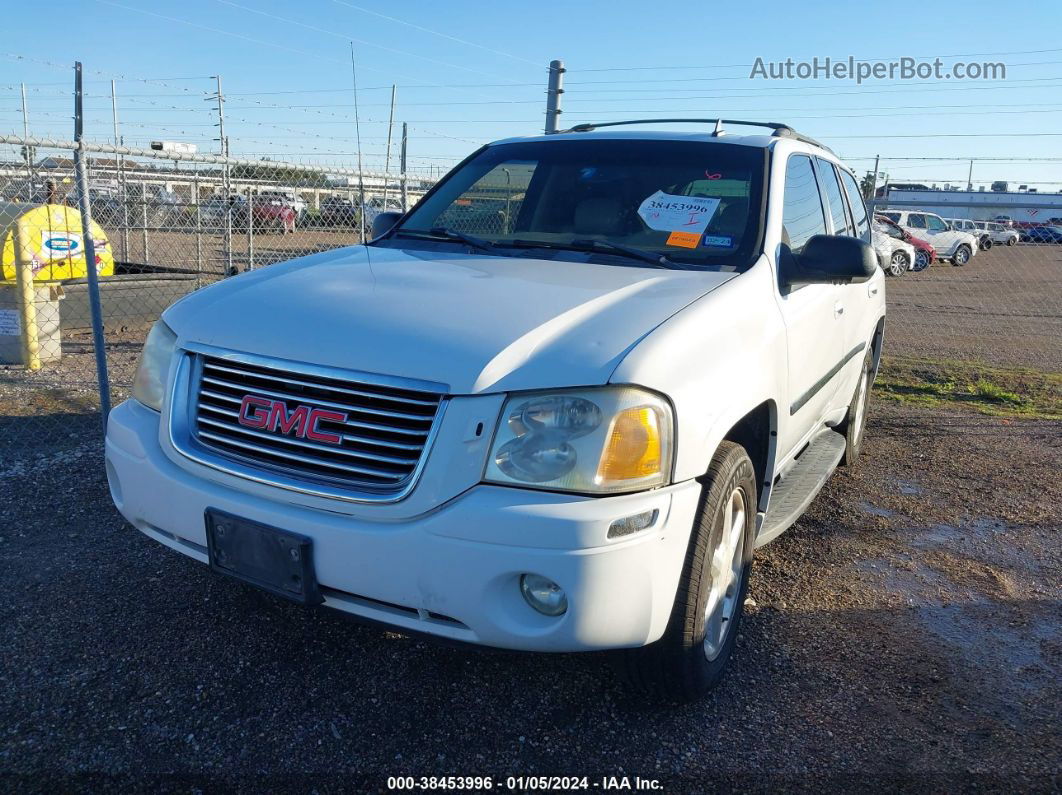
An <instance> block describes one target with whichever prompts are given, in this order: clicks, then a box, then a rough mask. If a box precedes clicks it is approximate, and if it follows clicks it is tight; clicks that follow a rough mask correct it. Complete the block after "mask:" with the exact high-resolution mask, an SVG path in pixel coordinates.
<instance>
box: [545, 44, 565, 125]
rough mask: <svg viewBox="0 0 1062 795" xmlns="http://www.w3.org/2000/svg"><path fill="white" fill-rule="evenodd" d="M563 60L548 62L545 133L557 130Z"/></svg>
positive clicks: (562, 85)
mask: <svg viewBox="0 0 1062 795" xmlns="http://www.w3.org/2000/svg"><path fill="white" fill-rule="evenodd" d="M564 72H565V69H564V61H550V62H549V85H548V87H547V89H546V135H551V134H552V133H555V132H557V120H558V119H559V118H560V115H561V94H563V93H564Z"/></svg>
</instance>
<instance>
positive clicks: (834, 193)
mask: <svg viewBox="0 0 1062 795" xmlns="http://www.w3.org/2000/svg"><path fill="white" fill-rule="evenodd" d="M819 177H820V178H821V179H822V190H823V195H824V196H825V197H826V204H827V206H828V207H829V208H830V218H831V219H832V220H833V233H834V234H835V235H851V234H852V227H851V225H850V224H849V222H848V213H846V212H845V209H844V196H842V195H841V186H840V184H839V183H838V182H837V172H836V171H834V170H833V164H832V163H830V162H829V161H826V160H821V159H820V160H819Z"/></svg>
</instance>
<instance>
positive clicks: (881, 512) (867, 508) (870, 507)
mask: <svg viewBox="0 0 1062 795" xmlns="http://www.w3.org/2000/svg"><path fill="white" fill-rule="evenodd" d="M859 510H861V511H863V512H864V513H869V514H873V515H874V516H884V517H885V518H886V519H888V518H891V517H893V516H895V515H896V511H890V510H889V509H888V508H879V507H878V506H877V505H874V504H873V503H870V502H866V501H865V500H864V501H863V502H861V503H859Z"/></svg>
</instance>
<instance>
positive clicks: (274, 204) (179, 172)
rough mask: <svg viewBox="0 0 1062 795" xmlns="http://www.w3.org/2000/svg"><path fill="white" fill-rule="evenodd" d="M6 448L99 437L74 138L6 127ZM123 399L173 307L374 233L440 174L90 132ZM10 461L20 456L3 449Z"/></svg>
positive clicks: (2, 229) (107, 305)
mask: <svg viewBox="0 0 1062 795" xmlns="http://www.w3.org/2000/svg"><path fill="white" fill-rule="evenodd" d="M0 143H3V144H9V145H11V146H12V147H13V148H14V149H15V150H16V151H21V152H22V153H23V154H24V155H27V156H26V157H24V159H23V161H22V162H17V161H11V160H9V161H7V162H3V163H2V164H0V239H2V245H3V249H2V251H3V279H2V281H0V405H2V407H3V408H2V410H0V462H2V461H5V460H6V461H13V460H15V459H16V458H20V457H22V458H24V457H25V455H26V454H27V453H29V454H31V455H32V453H33V452H34V450H33V449H32V448H33V447H34V446H38V447H39V448H40V452H41V454H42V455H46V456H51V457H52V458H55V459H56V461H57V462H60V463H61V461H62V460H63V458H64V456H68V455H70V454H72V452H71V451H75V453H76V451H77V450H81V451H83V450H84V449H86V448H91V447H93V446H96V445H98V444H99V436H100V434H99V419H100V417H99V413H100V410H101V399H100V397H101V396H100V388H99V382H98V380H97V367H96V362H95V348H94V345H93V335H92V328H93V317H92V312H91V307H90V285H89V279H88V272H87V264H86V261H85V245H84V244H85V238H86V236H87V235H86V232H85V230H84V229H83V227H82V222H81V214H80V209H79V196H78V192H77V189H76V184H77V179H76V170H75V163H74V158H73V154H74V150H75V144H74V143H73V142H64V141H49V140H39V139H32V138H30V139H26V138H22V137H17V136H6V137H5V136H0ZM84 151H85V152H86V156H85V165H86V171H87V178H88V181H87V184H88V198H89V201H90V206H91V218H92V221H91V224H90V227H89V231H88V235H90V236H91V239H92V241H93V242H94V243H95V264H96V270H97V273H98V275H99V298H100V304H101V309H102V318H101V320H102V329H103V337H104V339H105V348H106V362H107V368H108V374H109V394H110V397H111V402H112V404H113V403H117V402H119V401H121V400H124V399H125V398H127V397H128V395H129V390H130V388H131V385H132V380H133V375H134V373H135V369H136V365H137V362H138V359H139V354H140V349H141V346H142V345H143V342H144V339H145V337H146V336H147V332H148V330H149V329H150V328H151V325H152V324H153V323H154V322H155V320H157V319H158V317H159V316H160V315H161V313H162V311H163V310H164V309H165V308H166V307H168V306H169V305H170V304H172V303H173V302H174V301H176V300H177V299H179V298H180V297H182V296H184V295H185V294H187V293H189V292H191V291H193V290H197V289H200V288H202V287H205V286H207V285H210V284H213V283H214V282H217V281H218V280H221V279H224V278H227V277H229V276H233V275H236V274H239V273H243V272H246V271H249V270H254V269H257V268H262V267H268V266H269V265H272V264H274V263H277V262H282V261H285V260H289V259H292V258H295V257H299V256H303V255H306V254H312V253H316V252H319V251H325V250H329V249H334V248H339V247H343V246H350V245H354V244H357V243H359V242H361V241H362V240H363V236H364V235H365V234H367V233H368V230H369V229H371V226H372V221H373V219H374V218H375V216H376V215H377V214H379V213H380V212H381V211H383V210H385V209H386V210H402V209H404V208H405V207H406V206H408V205H409V204H410V203H412V202H415V201H416V200H417V199H418V198H419V197H420V196H422V195H423V194H424V192H425V191H426V190H427V189H428V188H429V187H430V185H431V182H430V180H428V179H422V178H420V177H417V176H409V177H407V176H395V175H386V174H381V173H372V172H358V171H356V170H353V169H349V168H339V167H336V168H326V167H322V166H320V165H316V164H314V165H310V164H300V163H291V162H273V161H247V160H240V159H236V158H223V157H214V156H209V155H188V154H179V153H170V152H154V151H150V150H149V151H144V150H136V149H129V148H125V147H120V146H114V145H110V144H99V143H91V144H88V143H86V144H84ZM0 470H2V471H6V469H5V468H4V466H3V464H2V463H0Z"/></svg>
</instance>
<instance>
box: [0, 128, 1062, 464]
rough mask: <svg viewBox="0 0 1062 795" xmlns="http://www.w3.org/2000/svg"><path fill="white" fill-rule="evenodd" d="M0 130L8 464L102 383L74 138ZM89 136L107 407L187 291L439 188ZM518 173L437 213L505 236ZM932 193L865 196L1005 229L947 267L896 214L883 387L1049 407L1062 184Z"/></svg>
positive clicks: (54, 445)
mask: <svg viewBox="0 0 1062 795" xmlns="http://www.w3.org/2000/svg"><path fill="white" fill-rule="evenodd" d="M0 144H6V145H8V146H9V147H10V148H11V151H14V152H21V153H22V154H23V157H22V158H21V160H19V159H11V160H7V161H4V162H0V236H2V241H0V242H2V256H3V279H2V281H0V406H2V410H0V471H4V472H7V471H8V469H9V467H6V468H5V465H4V464H3V463H2V462H3V461H8V462H10V461H12V460H14V459H16V458H19V457H23V458H24V457H25V455H26V454H27V453H33V452H34V451H37V450H39V451H40V454H41V455H45V456H51V457H52V459H54V462H55V464H56V466H62V465H63V462H64V461H65V460H67V459H66V458H64V456H66V455H67V454H68V452H69V451H70V450H73V449H80V450H82V451H83V450H86V449H87V450H92V449H96V446H98V444H99V438H100V436H99V419H100V410H101V399H100V398H101V395H100V389H99V387H98V382H97V367H96V362H95V354H96V351H95V348H94V344H93V335H92V328H93V316H92V312H91V307H90V292H91V291H90V286H89V280H88V273H87V264H86V262H85V253H84V249H85V246H84V242H85V238H86V231H85V230H84V229H83V228H82V223H81V215H80V212H79V208H78V200H79V197H78V195H77V190H76V187H75V186H76V183H77V180H76V173H75V163H74V158H73V152H74V149H75V144H74V143H73V142H64V141H51V140H39V139H32V138H25V137H19V136H0ZM82 147H83V148H82V151H83V153H84V157H85V160H84V162H85V165H86V168H87V177H88V180H87V185H88V199H89V200H90V203H91V214H92V223H91V226H90V228H89V230H88V232H87V234H88V235H89V236H90V237H91V239H92V240H93V241H94V242H95V249H96V252H95V253H96V269H97V271H98V273H99V298H100V303H101V308H102V318H101V320H102V331H103V338H104V340H105V348H106V351H105V353H106V362H107V365H108V371H109V395H110V397H111V399H112V402H113V403H117V402H118V401H121V400H124V399H125V398H126V397H128V394H129V390H130V387H131V384H132V379H133V375H134V371H135V368H136V364H137V361H138V357H139V352H140V348H141V346H142V344H143V341H144V339H145V336H146V334H147V331H148V330H149V329H150V327H151V324H152V323H153V322H154V321H155V320H156V319H157V318H158V317H159V315H160V314H161V313H162V311H163V310H164V309H165V308H166V307H167V306H169V305H170V304H172V303H173V302H174V301H176V300H177V299H179V298H180V297H181V296H183V295H185V294H187V293H189V292H191V291H193V290H197V289H200V288H202V287H205V286H207V285H210V284H212V283H214V282H217V281H218V280H221V279H224V278H227V277H229V276H232V275H235V274H238V273H242V272H245V271H249V270H254V269H257V268H263V267H269V266H270V265H272V264H274V263H277V262H281V261H285V260H289V259H292V258H294V257H298V256H302V255H306V254H311V253H315V252H319V251H325V250H329V249H334V248H338V247H342V246H349V245H353V244H357V243H359V242H361V241H362V240H363V234H364V232H363V230H367V229H369V228H371V224H372V220H373V218H374V217H375V216H376V215H377V214H378V213H379V212H381V211H383V210H401V209H404V208H406V207H408V206H410V205H411V204H412V203H413V202H415V201H416V200H417V199H418V198H419V197H420V196H422V195H423V194H424V192H425V191H426V190H428V189H429V188H430V186H431V184H432V181H431V180H430V179H428V178H422V177H420V176H418V175H415V174H406V175H402V176H396V175H386V174H382V173H372V172H358V171H357V170H355V169H349V168H338V167H337V168H326V167H322V166H320V165H311V164H301V163H298V162H273V161H248V160H240V159H236V158H224V157H219V156H217V157H216V156H210V155H188V154H179V153H172V152H155V151H150V150H148V151H145V150H137V149H130V148H125V147H121V146H115V145H111V144H98V143H83V144H82ZM529 174H530V171H528V172H527V173H523V172H522V171H518V170H516V169H510V170H505V169H501V170H495V171H492V172H491V173H489V174H488V175H486V176H484V178H483V179H481V180H480V182H478V183H476V184H475V185H473V186H472V187H471V188H470V189H469V191H468V192H467V193H466V198H465V200H464V201H463V202H462V203H460V204H458V205H455V206H454V207H452V208H450V209H448V210H447V211H446V214H445V217H440V219H439V223H440V224H444V225H446V226H448V227H451V228H453V229H455V230H458V231H461V232H465V233H468V234H472V235H485V236H491V237H493V236H498V235H506V234H509V233H512V232H514V231H515V229H514V224H515V219H516V218H517V216H518V214H519V211H520V206H521V202H522V200H523V197H524V194H525V191H526V190H527V188H528V180H529V178H530V177H529ZM944 199H947V200H948V201H949V202H950V204H949V206H948V207H947V208H945V209H946V211H947V215H944V213H943V212H942V211H941V208H940V207H935V206H928V205H927V203H926V202H927V200H926V199H925V197H921V198H920V199H919V201H917V202H913V203H912V201H907V200H905V199H904V198H903V195H902V192H897V193H896V194H894V195H890V196H888V197H884V198H881V199H878V200H875V201H874V202H872V209H873V211H874V212H875V213H876V214H878V215H881V214H883V213H884V214H889V215H891V216H892V217H894V218H895V217H896V213H897V212H900V211H908V212H915V211H919V210H921V211H926V210H929V211H931V214H932V211H933V210H935V211H936V214H937V215H940V216H942V217H944V218H945V219H950V220H946V221H945V223H948V224H950V225H952V226H955V227H956V228H959V227H961V226H962V223H960V222H962V221H963V219H966V220H977V221H981V222H982V223H989V222H992V223H995V222H997V221H998V222H999V223H1002V224H1003V226H1002V227H1001V228H1002V229H1005V230H1007V233H1006V234H999V235H995V237H994V238H993V239H991V240H985V236H984V235H981V234H979V233H977V232H976V231H974V232H972V234H974V237H971V238H970V241H971V242H974V241H976V242H974V244H973V245H972V246H970V248H971V251H970V252H969V254H972V256H967V257H965V260H966V261H965V262H964V264H961V265H957V264H955V263H956V249H955V247H954V246H952V245H951V244H949V243H947V242H945V237H941V236H939V235H938V236H934V235H936V234H937V231H936V230H930V229H924V230H922V229H920V228H915V227H912V226H911V225H910V224H909V223H907V222H908V221H910V220H911V219H910V218H909V217H905V218H904V219H903V220H904V224H903V225H904V226H905V228H906V229H907V231H908V232H909V233H912V234H914V235H915V236H922V237H925V238H926V239H927V240H928V241H929V242H930V243H931V244H932V245H933V246H934V251H935V254H934V257H933V258H932V259H933V261H932V263H931V264H930V265H929V266H928V267H926V268H924V269H917V270H916V269H914V268H908V269H906V272H905V273H903V275H901V276H898V277H895V278H892V279H890V280H889V283H888V301H889V307H888V309H889V326H888V331H887V335H886V340H887V341H886V348H885V355H886V367H885V368H884V369H883V372H882V377H881V380H880V382H879V390H880V392H881V394H882V395H883V396H885V397H887V398H891V399H895V400H900V401H912V402H914V403H925V404H934V403H936V404H941V403H946V404H949V405H952V406H957V405H958V404H962V403H966V404H974V405H973V407H974V408H978V409H983V412H982V413H983V414H988V415H991V414H993V413H1002V414H1007V413H1011V414H1015V413H1016V414H1027V415H1030V416H1040V417H1044V416H1048V417H1058V416H1060V415H1062V397H1060V394H1062V375H1060V374H1062V226H1059V225H1057V224H1056V222H1057V223H1062V209H1058V210H1053V209H1052V207H1053V206H1054V204H1053V202H1055V201H1056V200H1062V196H1050V195H1047V194H1043V195H1041V196H1039V197H1036V198H1032V199H1030V201H1029V203H1030V207H1032V205H1034V204H1036V203H1037V202H1040V203H1041V204H1042V207H1040V209H1038V210H1036V212H1037V213H1038V214H1039V215H1040V217H1041V220H1040V221H1039V222H1038V223H1032V222H1030V221H1028V220H1026V221H1021V220H1017V221H1015V220H1014V219H1005V220H1002V219H997V216H1002V215H1006V213H1007V211H1006V208H1003V209H1001V208H1000V207H996V206H990V205H988V204H985V203H984V202H983V201H981V202H977V203H973V202H967V203H966V204H965V205H964V204H963V203H961V202H959V201H958V200H957V198H956V197H955V196H953V195H950V194H948V195H945V194H944V193H943V192H942V193H941V200H942V201H943V200H944ZM1059 206H1060V208H1062V201H1060V202H1059ZM1012 212H1014V211H1012ZM1055 215H1057V218H1054V216H1055ZM1052 218H1054V221H1052V220H1051V219H1052ZM917 223H919V224H920V223H923V221H921V220H918V221H917ZM1052 230H1056V231H1052ZM985 231H989V230H985ZM992 231H998V230H992ZM988 237H989V238H992V237H993V236H992V235H988ZM960 259H963V257H960ZM912 264H913V263H912ZM16 453H17V454H18V455H16ZM52 459H49V460H52ZM13 471H14V470H12V472H13Z"/></svg>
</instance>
